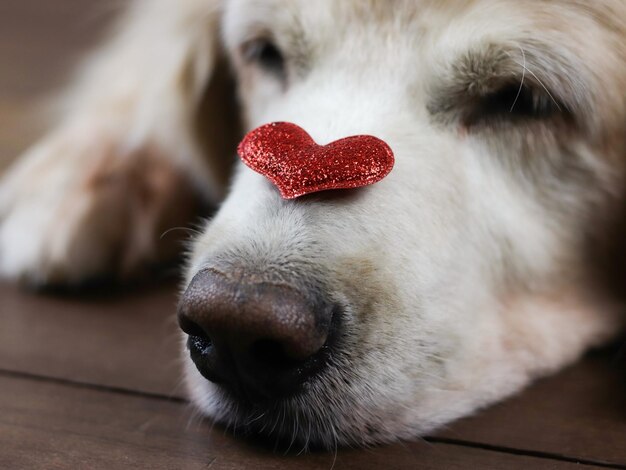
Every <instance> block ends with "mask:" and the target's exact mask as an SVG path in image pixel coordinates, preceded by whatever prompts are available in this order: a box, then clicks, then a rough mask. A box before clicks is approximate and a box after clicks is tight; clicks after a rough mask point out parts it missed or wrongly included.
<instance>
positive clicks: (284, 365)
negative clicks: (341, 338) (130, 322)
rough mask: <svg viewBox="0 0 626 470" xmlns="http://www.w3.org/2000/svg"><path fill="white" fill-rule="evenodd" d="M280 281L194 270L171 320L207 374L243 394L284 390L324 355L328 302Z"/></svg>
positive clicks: (251, 396)
mask: <svg viewBox="0 0 626 470" xmlns="http://www.w3.org/2000/svg"><path fill="white" fill-rule="evenodd" d="M320 297H321V296H320V295H318V294H312V293H310V292H306V293H304V292H301V291H300V290H298V289H296V288H294V287H292V286H290V285H287V284H274V283H265V282H256V281H255V280H249V281H248V280H245V278H240V279H236V280H235V279H231V278H230V277H229V276H227V275H225V274H222V273H220V272H217V271H214V270H204V271H200V272H199V273H198V274H196V276H195V277H194V278H193V280H192V281H191V283H190V284H189V287H188V288H187V290H186V292H185V293H184V294H183V297H182V299H181V301H180V305H179V311H178V320H179V324H180V327H181V328H182V330H183V331H184V332H185V333H187V334H188V335H189V339H188V341H187V345H188V348H189V351H190V354H191V358H192V360H193V362H194V363H195V365H196V367H197V368H198V370H199V371H200V373H201V374H202V375H203V376H204V377H206V378H207V379H209V380H211V381H213V382H216V383H219V384H221V385H223V386H224V387H225V388H226V389H228V390H229V391H231V392H232V393H234V394H235V395H237V396H239V397H240V398H243V399H247V400H249V401H262V400H267V399H272V398H276V397H279V396H284V395H288V394H290V393H293V392H295V391H297V390H298V388H299V387H300V386H301V385H302V384H303V383H304V382H305V381H306V380H307V378H309V377H311V376H312V375H313V374H315V373H316V372H317V371H319V370H320V368H321V367H322V366H323V365H324V363H325V362H326V359H327V356H328V347H327V339H328V335H329V330H330V324H331V318H332V314H333V309H332V306H331V305H329V304H328V303H326V302H325V301H324V300H323V299H321V298H320Z"/></svg>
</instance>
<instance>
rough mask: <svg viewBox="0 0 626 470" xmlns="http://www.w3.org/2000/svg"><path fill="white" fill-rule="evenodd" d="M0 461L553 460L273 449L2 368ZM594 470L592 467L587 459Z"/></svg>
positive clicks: (81, 464)
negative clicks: (5, 372) (14, 374)
mask: <svg viewBox="0 0 626 470" xmlns="http://www.w3.org/2000/svg"><path fill="white" fill-rule="evenodd" d="M0 405H2V413H0V449H2V452H0V468H6V469H21V468H24V469H26V468H27V469H31V470H35V469H81V468H85V469H87V468H88V469H92V470H97V469H103V470H113V469H117V468H124V469H126V468H142V469H143V468H145V469H154V470H159V469H174V468H186V469H207V468H210V469H212V470H217V469H244V468H249V469H259V470H262V469H294V470H308V469H331V468H334V469H367V468H394V469H415V468H420V469H448V470H457V469H458V470H467V469H502V468H507V469H513V470H516V469H520V470H521V469H524V470H526V469H529V468H533V469H554V470H561V469H563V470H566V469H572V468H580V467H579V466H578V465H576V464H573V463H568V462H557V461H553V460H547V459H538V458H532V457H526V456H518V455H510V454H506V453H499V452H490V451H485V450H480V449H472V448H466V447H462V446H455V445H444V444H437V445H433V444H429V443H426V442H423V441H422V442H416V443H411V444H406V445H401V444H399V445H395V446H386V447H379V448H374V449H368V450H360V451H357V450H341V451H339V452H338V453H337V455H336V456H335V454H334V453H314V454H309V455H297V452H290V453H289V454H287V455H285V454H284V453H277V454H275V453H272V452H270V450H268V449H266V448H264V447H259V446H257V445H255V444H253V443H250V442H246V441H244V440H243V439H235V438H233V437H231V436H229V435H227V434H224V433H223V431H222V430H220V429H213V430H211V427H210V425H209V423H206V422H203V421H198V420H194V419H192V418H191V415H190V411H189V410H188V409H187V407H186V406H185V405H183V404H180V403H173V402H168V401H166V400H159V399H153V398H148V397H142V396H133V395H129V394H119V393H111V392H110V391H100V390H92V389H88V388H80V387H72V386H67V385H61V384H54V383H48V382H45V381H36V380H29V379H23V378H17V377H9V376H6V375H5V376H2V375H1V374H0ZM585 468H589V469H592V468H594V467H593V466H585Z"/></svg>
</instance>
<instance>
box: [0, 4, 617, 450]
mask: <svg viewBox="0 0 626 470" xmlns="http://www.w3.org/2000/svg"><path fill="white" fill-rule="evenodd" d="M624 44H626V3H625V2H621V1H619V0H598V1H595V2H585V1H582V0H567V1H566V0H550V1H540V0H530V1H527V2H516V1H514V0H459V1H432V0H394V1H390V2H387V1H385V2H382V1H375V0H346V1H341V2H336V1H332V0H323V1H316V2H310V1H308V2H307V1H300V0H180V1H177V2H172V1H170V0H136V1H135V2H134V3H132V4H131V5H130V6H129V7H128V11H127V12H126V13H125V15H124V16H123V18H122V20H121V21H120V23H119V25H118V27H117V29H116V30H115V32H114V34H112V36H111V39H110V40H109V41H108V42H107V43H106V45H105V46H103V47H102V48H101V49H100V50H99V51H98V52H97V53H95V54H94V55H93V57H92V58H91V59H90V60H89V61H87V64H86V65H85V67H84V69H82V71H81V73H80V74H79V76H78V78H77V80H76V81H75V83H74V85H73V86H71V87H70V89H69V92H68V93H67V94H66V96H65V97H64V100H63V103H64V105H65V106H64V109H63V112H62V114H60V116H59V119H58V124H57V125H56V127H55V128H54V129H53V130H52V131H51V132H50V134H49V135H47V136H46V137H44V138H43V139H42V141H41V142H39V143H38V144H36V145H35V146H34V147H33V148H32V149H31V150H29V151H28V152H27V153H26V155H24V156H23V157H22V158H21V159H19V160H18V161H17V163H16V164H15V165H14V166H13V167H12V168H11V169H10V171H8V172H7V174H6V175H4V177H3V180H2V183H1V185H0V273H1V275H2V276H3V277H5V278H8V279H14V280H22V281H26V282H30V283H34V284H39V285H49V284H53V285H59V284H61V285H80V284H81V283H82V282H84V281H86V280H89V279H92V278H95V277H99V276H102V275H110V276H117V277H118V278H121V279H124V278H128V277H130V276H133V275H137V273H139V272H141V271H142V269H144V268H145V266H148V265H151V264H153V263H156V262H159V261H162V260H165V259H169V258H170V257H171V256H172V255H173V251H175V250H174V248H172V246H169V244H167V243H165V241H166V240H165V241H164V240H161V239H160V236H161V235H162V234H163V233H164V231H165V230H167V229H169V228H173V227H177V226H179V225H181V224H185V223H187V222H188V221H189V220H192V218H193V216H194V214H195V213H196V211H197V209H198V207H199V204H202V203H205V202H207V201H208V202H209V203H211V204H219V210H218V211H217V213H216V214H215V215H214V217H213V218H212V219H211V220H210V221H207V222H206V223H203V225H202V227H201V229H200V230H199V231H198V233H197V235H195V236H194V239H193V241H192V242H191V244H190V248H189V253H188V263H187V266H186V269H185V273H186V276H185V282H184V286H183V289H182V293H181V298H180V306H179V311H178V318H179V322H180V325H181V327H182V329H183V330H184V331H185V334H184V335H183V339H184V342H185V348H184V349H185V353H184V357H185V375H186V383H187V386H188V390H189V393H190V396H191V397H192V400H193V403H194V404H195V405H196V406H197V407H198V408H199V409H200V410H201V411H202V412H203V413H204V414H205V415H207V416H209V417H210V418H212V419H213V420H214V421H215V422H219V423H223V424H225V425H227V426H230V427H233V428H235V429H243V430H245V431H246V432H249V433H254V434H259V435H264V436H267V437H269V438H271V439H277V440H286V441H290V442H298V443H300V445H302V446H304V447H322V448H333V447H335V446H338V445H353V446H365V445H372V444H379V443H386V442H391V441H396V440H399V439H413V438H416V437H417V436H420V435H424V434H425V433H428V432H431V431H432V430H434V429H436V428H438V427H440V426H442V425H444V424H445V423H448V422H450V421H452V420H454V419H457V418H459V417H462V416H466V415H468V414H471V413H472V412H474V411H475V410H477V409H480V408H482V407H485V406H487V405H489V404H492V403H494V402H497V401H499V400H502V399H504V398H506V397H508V396H510V395H512V394H514V393H516V392H518V391H519V390H521V389H522V388H523V387H525V386H526V385H527V384H529V383H530V382H531V381H532V380H533V379H535V378H537V377H540V376H544V375H546V374H550V373H553V372H554V371H557V370H559V369H561V368H563V367H564V366H566V365H568V364H570V363H572V362H573V361H575V360H576V359H577V358H579V357H580V355H581V354H582V353H583V352H584V351H586V350H587V349H589V348H590V347H593V346H596V345H601V344H603V343H605V342H607V341H609V340H611V339H612V338H614V337H615V336H616V335H618V334H619V333H620V331H621V330H622V329H623V327H624V323H625V316H624V309H623V296H622V295H621V294H622V292H623V284H622V283H623V281H624V276H623V274H624V269H623V268H624V257H623V252H624V250H623V239H624V225H623V223H624V222H625V221H626V218H625V217H624V215H625V214H626V211H625V210H624V208H626V206H625V205H624V202H625V199H624V196H625V194H626V184H625V183H626V180H625V176H626V165H625V163H626V158H625V156H626V137H625V136H626V133H625V132H624V125H625V124H626V95H625V93H624V90H625V89H626V46H624ZM231 76H232V77H234V81H235V83H236V85H233V83H232V80H231V79H230V77H231ZM277 121H287V122H293V123H296V124H297V125H299V126H301V127H302V128H303V129H305V130H306V131H307V132H308V133H309V134H310V135H311V137H312V138H313V139H314V140H315V141H316V142H318V143H319V144H326V143H329V142H332V141H335V140H337V139H340V138H343V137H347V136H352V135H363V134H365V135H372V136H375V137H378V138H380V139H382V140H384V141H385V142H386V143H387V144H388V145H389V146H390V148H391V149H393V152H394V154H395V159H396V161H395V168H394V169H393V171H392V172H391V173H390V174H389V175H388V176H387V177H386V178H385V179H383V180H382V181H380V182H378V183H377V184H375V185H372V186H369V187H365V188H358V189H351V190H343V191H329V192H321V193H318V194H313V195H308V196H305V197H302V198H298V199H295V200H285V199H283V198H281V196H280V194H279V192H278V190H277V189H276V187H274V186H273V185H272V184H271V183H270V182H269V181H268V180H267V179H266V178H264V177H263V176H261V175H259V174H257V173H255V172H254V171H252V170H250V169H249V168H247V167H245V166H244V165H243V164H242V163H241V162H235V160H236V158H235V156H236V151H235V149H236V146H237V142H238V140H239V139H240V138H241V137H242V136H243V133H244V132H247V131H249V130H251V129H253V128H256V127H257V126H260V125H263V124H266V123H270V122H277ZM240 125H241V127H239V126H240ZM198 201H200V202H198ZM165 238H167V237H165Z"/></svg>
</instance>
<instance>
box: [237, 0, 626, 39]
mask: <svg viewBox="0 0 626 470" xmlns="http://www.w3.org/2000/svg"><path fill="white" fill-rule="evenodd" d="M225 11H226V12H227V17H228V19H229V23H230V25H231V29H237V26H240V27H247V28H250V27H253V28H254V27H259V28H268V27H272V28H275V29H279V30H280V29H294V28H300V29H302V30H304V31H306V32H307V33H308V34H310V35H315V34H316V32H317V33H319V35H324V36H334V37H341V36H342V33H343V32H350V34H354V33H355V32H358V31H360V30H361V31H362V30H363V29H364V28H366V27H374V28H380V29H381V32H397V33H400V34H405V35H407V34H415V33H416V32H420V33H423V32H427V31H441V30H443V29H446V27H448V26H454V27H455V28H460V27H463V26H465V25H469V26H471V28H472V30H473V31H472V34H474V35H476V34H482V33H484V31H485V29H484V28H486V30H487V31H492V30H494V31H499V30H502V31H511V30H512V29H513V30H515V29H516V28H525V27H529V26H533V25H535V26H536V27H537V28H536V29H537V31H541V30H546V29H547V30H562V31H565V30H568V31H569V30H571V29H576V28H577V26H580V22H581V21H585V20H586V19H589V18H593V19H594V20H595V21H597V22H598V23H600V24H601V25H602V27H603V28H602V29H603V30H605V31H609V30H613V31H618V32H619V33H620V34H623V31H624V28H625V27H626V3H625V2H622V1H619V0H598V1H594V2H587V1H582V0H549V1H544V0H528V1H527V2H518V1H516V0H496V1H494V0H443V1H442V0H389V1H380V0H342V1H340V2H338V1H335V0H318V1H315V2H311V1H308V0H229V1H226V2H225ZM328 29H332V30H333V33H334V34H332V35H331V34H327V31H328ZM368 34H371V30H369V29H368Z"/></svg>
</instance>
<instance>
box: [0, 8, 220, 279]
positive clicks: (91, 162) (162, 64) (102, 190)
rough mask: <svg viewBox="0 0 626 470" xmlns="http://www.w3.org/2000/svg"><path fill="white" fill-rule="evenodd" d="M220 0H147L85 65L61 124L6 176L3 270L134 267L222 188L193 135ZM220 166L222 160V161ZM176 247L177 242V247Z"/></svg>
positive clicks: (61, 275) (81, 275) (66, 272)
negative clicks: (201, 200) (198, 200)
mask: <svg viewBox="0 0 626 470" xmlns="http://www.w3.org/2000/svg"><path fill="white" fill-rule="evenodd" d="M216 10H217V8H216V5H215V1H214V0H182V1H175V2H174V1H171V0H141V1H138V2H136V3H135V4H133V5H132V6H131V8H130V9H129V11H128V13H127V15H125V17H124V18H123V21H122V23H121V24H120V28H119V30H118V31H117V32H116V34H114V35H113V39H112V40H111V41H110V42H109V43H108V44H106V46H105V47H104V48H103V49H102V50H101V51H99V52H98V53H97V54H96V55H95V56H94V58H93V59H92V60H91V61H90V62H89V63H88V64H87V66H86V68H85V70H84V73H82V74H81V76H80V78H79V80H78V81H77V83H76V84H75V85H74V86H73V87H72V89H71V90H70V93H69V94H68V96H67V97H66V99H65V101H64V102H65V103H66V105H67V106H66V109H65V111H64V112H63V113H62V118H61V119H59V121H58V122H59V124H58V126H57V127H56V128H55V129H54V130H53V131H52V132H51V133H50V134H49V135H48V136H47V137H45V138H44V139H43V140H42V141H41V142H39V143H38V144H37V145H35V146H34V147H33V148H32V149H31V150H29V151H28V152H26V154H25V155H24V156H23V157H21V158H20V159H19V160H18V161H17V163H16V164H15V165H14V166H13V168H12V169H10V171H9V172H8V173H7V174H6V175H5V176H4V178H3V179H2V180H1V181H0V276H3V277H8V278H18V279H23V280H26V281H28V282H33V283H37V284H42V283H43V284H46V283H70V284H71V283H80V282H82V281H84V280H87V279H89V278H92V277H96V276H101V275H127V274H130V273H133V272H135V271H136V270H137V269H138V268H140V267H142V266H144V265H145V264H146V263H150V262H155V261H159V260H161V259H162V258H163V257H164V256H168V255H171V254H172V253H171V250H169V248H166V247H167V245H168V244H167V243H166V242H167V240H166V241H165V242H163V241H160V240H159V237H160V235H161V234H162V233H163V232H164V231H166V230H167V229H168V228H171V227H174V226H176V225H177V224H181V223H184V222H185V221H187V220H188V217H189V216H190V215H191V214H190V212H192V209H193V206H194V205H193V201H194V198H195V195H196V194H197V193H198V192H204V195H205V196H208V198H209V199H210V198H213V199H216V198H218V197H219V196H220V192H221V190H222V188H221V187H220V182H219V181H218V179H219V178H218V177H216V174H215V171H214V168H213V166H212V165H211V163H210V161H211V158H217V157H218V156H217V155H213V156H204V155H203V154H204V153H206V152H203V151H201V149H200V145H199V143H198V139H196V138H195V136H194V131H195V130H197V126H195V121H194V120H195V119H196V117H197V116H196V114H197V112H198V108H199V104H200V102H201V101H202V100H203V97H204V96H205V95H204V93H205V89H206V84H207V83H208V81H209V79H210V78H211V74H212V71H213V68H214V67H213V64H214V61H215V55H216V53H217V52H216V44H215V43H216V42H217V38H216V37H215V36H216V30H217V25H216V23H217V16H218V15H217V11H216ZM217 166H219V165H217ZM170 248H171V247H170Z"/></svg>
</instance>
